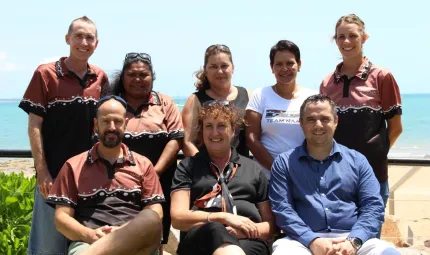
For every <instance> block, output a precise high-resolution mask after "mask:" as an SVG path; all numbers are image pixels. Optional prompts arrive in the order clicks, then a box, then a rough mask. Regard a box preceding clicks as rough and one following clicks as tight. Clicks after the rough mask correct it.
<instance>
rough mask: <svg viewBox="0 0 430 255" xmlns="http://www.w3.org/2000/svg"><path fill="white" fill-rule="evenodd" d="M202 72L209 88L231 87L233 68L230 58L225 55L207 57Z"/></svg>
mask: <svg viewBox="0 0 430 255" xmlns="http://www.w3.org/2000/svg"><path fill="white" fill-rule="evenodd" d="M204 72H205V74H206V77H207V78H208V80H209V83H210V85H211V87H218V88H224V87H226V86H231V77H232V75H233V72H234V66H233V63H232V62H231V60H230V56H229V55H228V54H227V53H224V52H220V53H217V54H214V55H211V56H209V58H208V61H207V63H206V66H205V70H204Z"/></svg>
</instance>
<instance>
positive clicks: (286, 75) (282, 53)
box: [246, 40, 317, 179]
mask: <svg viewBox="0 0 430 255" xmlns="http://www.w3.org/2000/svg"><path fill="white" fill-rule="evenodd" d="M269 58H270V68H271V69H272V73H273V74H274V75H275V79H276V84H275V85H273V86H267V87H264V88H260V89H257V90H255V91H254V93H253V95H252V98H251V99H250V100H249V103H248V106H247V107H246V121H247V123H246V124H247V125H246V138H247V141H248V146H249V148H250V150H251V152H252V154H253V155H254V159H256V160H257V161H258V163H260V164H261V165H262V166H263V167H264V168H265V173H266V176H267V178H269V179H270V169H271V168H272V164H273V160H274V159H275V158H276V157H277V156H278V155H279V154H281V153H282V152H285V151H288V150H290V149H294V148H296V147H297V146H299V145H300V144H302V143H303V141H304V139H305V136H304V135H303V131H302V129H301V127H300V124H299V115H300V114H299V113H300V106H301V105H302V103H303V101H304V100H305V99H306V98H307V97H308V96H311V95H313V94H317V92H316V91H313V90H310V89H306V88H304V87H301V86H299V85H298V84H297V83H296V78H297V73H298V72H300V68H301V66H302V62H301V60H300V50H299V47H297V45H296V44H294V43H293V42H291V41H288V40H281V41H279V42H278V43H277V44H275V45H274V46H273V47H272V48H271V49H270V55H269Z"/></svg>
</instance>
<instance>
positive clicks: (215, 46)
mask: <svg viewBox="0 0 430 255" xmlns="http://www.w3.org/2000/svg"><path fill="white" fill-rule="evenodd" d="M214 49H218V50H225V51H230V48H229V47H228V46H227V45H224V44H214V45H211V46H209V47H208V48H207V49H206V52H208V51H210V50H214Z"/></svg>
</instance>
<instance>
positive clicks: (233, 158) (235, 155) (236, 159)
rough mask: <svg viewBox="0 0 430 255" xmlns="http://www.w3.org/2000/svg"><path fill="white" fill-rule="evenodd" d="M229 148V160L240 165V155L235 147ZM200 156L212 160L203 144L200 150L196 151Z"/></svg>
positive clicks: (208, 160)
mask: <svg viewBox="0 0 430 255" xmlns="http://www.w3.org/2000/svg"><path fill="white" fill-rule="evenodd" d="M230 148H231V156H230V162H232V163H235V164H238V165H241V160H240V156H239V153H238V152H237V151H236V149H235V148H234V147H230ZM196 155H199V156H200V157H202V158H203V159H204V160H205V161H207V162H208V163H209V162H212V160H211V157H210V156H209V152H208V150H207V149H206V146H203V147H202V148H201V149H200V151H199V152H198V154H196Z"/></svg>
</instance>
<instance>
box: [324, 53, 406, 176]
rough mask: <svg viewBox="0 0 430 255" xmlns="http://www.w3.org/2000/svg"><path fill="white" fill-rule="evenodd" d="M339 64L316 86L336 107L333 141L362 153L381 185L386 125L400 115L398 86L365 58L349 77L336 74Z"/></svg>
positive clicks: (387, 143) (385, 169)
mask: <svg viewBox="0 0 430 255" xmlns="http://www.w3.org/2000/svg"><path fill="white" fill-rule="evenodd" d="M342 64H343V63H340V64H339V65H338V66H337V67H336V70H335V71H334V72H333V73H331V74H329V75H328V76H327V77H326V78H325V79H324V80H323V82H322V83H321V86H320V93H321V94H325V95H328V96H329V97H330V98H331V99H332V100H333V101H334V102H335V103H336V106H337V112H338V116H339V124H338V126H337V129H336V132H335V134H334V138H335V139H336V141H337V142H338V143H340V144H343V145H345V146H347V147H349V148H351V149H355V150H357V151H359V152H361V153H362V154H364V155H365V156H366V158H367V160H368V161H369V163H370V165H371V166H372V168H373V171H374V173H375V175H376V177H377V178H378V180H379V182H384V181H386V180H387V179H388V162H387V154H388V151H389V148H390V141H389V138H388V132H387V123H386V122H387V120H388V119H390V118H392V117H393V116H395V115H397V114H398V115H401V114H402V106H401V97H400V91H399V87H398V85H397V83H396V81H395V79H394V77H393V75H392V74H391V73H390V72H389V71H387V70H385V69H383V68H380V67H378V66H375V65H373V64H372V63H371V62H370V61H369V60H368V59H367V58H365V61H364V62H363V64H362V65H361V67H360V69H359V72H358V73H357V74H356V75H355V76H353V77H350V78H349V77H346V76H341V75H340V74H339V70H340V68H341V66H342Z"/></svg>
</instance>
